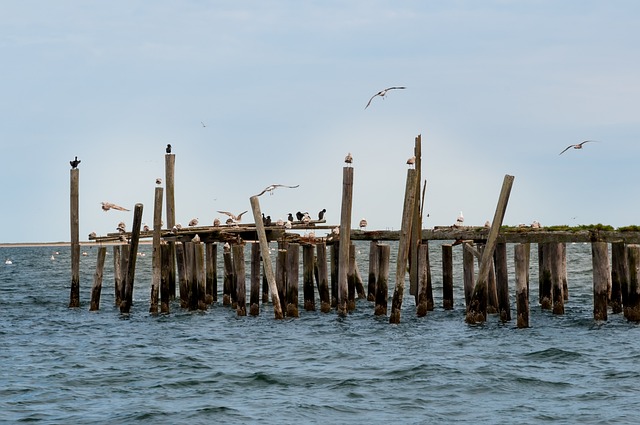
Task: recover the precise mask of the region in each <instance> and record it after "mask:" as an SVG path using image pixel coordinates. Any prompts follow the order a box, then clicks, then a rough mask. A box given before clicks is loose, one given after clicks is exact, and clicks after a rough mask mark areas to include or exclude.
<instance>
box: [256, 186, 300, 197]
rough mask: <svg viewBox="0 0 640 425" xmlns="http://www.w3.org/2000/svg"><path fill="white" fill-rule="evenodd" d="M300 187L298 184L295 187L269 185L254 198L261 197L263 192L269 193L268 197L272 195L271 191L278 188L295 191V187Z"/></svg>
mask: <svg viewBox="0 0 640 425" xmlns="http://www.w3.org/2000/svg"><path fill="white" fill-rule="evenodd" d="M298 186H300V185H299V184H297V185H295V186H287V185H286V184H270V185H269V186H267V187H265V188H264V190H263V191H262V192H260V193H258V194H257V195H256V196H260V195H263V194H264V193H265V192H269V194H270V195H273V191H274V190H275V189H277V188H279V187H286V188H289V189H295V188H296V187H298Z"/></svg>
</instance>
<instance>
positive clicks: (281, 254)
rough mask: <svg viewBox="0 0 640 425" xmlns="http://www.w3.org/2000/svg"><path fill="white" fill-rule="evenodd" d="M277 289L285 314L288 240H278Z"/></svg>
mask: <svg viewBox="0 0 640 425" xmlns="http://www.w3.org/2000/svg"><path fill="white" fill-rule="evenodd" d="M275 276H276V289H277V294H278V299H279V300H280V308H281V309H282V312H283V314H285V313H286V311H287V302H288V300H287V242H283V241H279V242H278V253H277V255H276V275H275Z"/></svg>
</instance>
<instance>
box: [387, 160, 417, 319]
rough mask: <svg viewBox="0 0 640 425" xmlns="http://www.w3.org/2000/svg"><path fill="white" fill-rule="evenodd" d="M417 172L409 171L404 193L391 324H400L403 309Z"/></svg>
mask: <svg viewBox="0 0 640 425" xmlns="http://www.w3.org/2000/svg"><path fill="white" fill-rule="evenodd" d="M416 185H417V180H416V170H415V169H409V170H407V183H406V188H405V192H404V206H403V208H402V223H401V225H400V240H399V241H398V259H397V262H396V285H395V289H394V291H393V299H392V300H391V314H390V315H389V323H400V311H401V309H402V297H403V294H404V280H405V274H406V271H407V270H406V267H407V257H408V255H409V243H410V242H411V225H412V222H413V210H414V207H415V196H416V191H417V189H416Z"/></svg>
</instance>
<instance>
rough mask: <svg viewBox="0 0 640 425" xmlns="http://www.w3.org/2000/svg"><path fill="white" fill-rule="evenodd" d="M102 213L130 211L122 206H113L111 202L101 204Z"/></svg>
mask: <svg viewBox="0 0 640 425" xmlns="http://www.w3.org/2000/svg"><path fill="white" fill-rule="evenodd" d="M101 204H102V211H109V210H111V209H114V210H118V211H129V210H128V209H126V208H124V207H121V206H120V205H116V204H112V203H111V202H101Z"/></svg>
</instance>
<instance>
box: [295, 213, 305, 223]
mask: <svg viewBox="0 0 640 425" xmlns="http://www.w3.org/2000/svg"><path fill="white" fill-rule="evenodd" d="M296 218H297V219H298V221H302V219H303V218H304V214H303V213H301V212H300V211H298V212H297V213H296Z"/></svg>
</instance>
